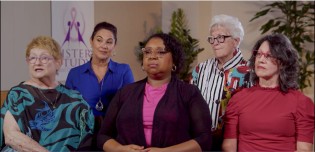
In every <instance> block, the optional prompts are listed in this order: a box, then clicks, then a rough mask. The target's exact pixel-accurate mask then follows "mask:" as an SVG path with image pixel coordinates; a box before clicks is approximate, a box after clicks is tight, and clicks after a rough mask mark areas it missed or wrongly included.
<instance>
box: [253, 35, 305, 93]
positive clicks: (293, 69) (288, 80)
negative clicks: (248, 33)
mask: <svg viewBox="0 0 315 152" xmlns="http://www.w3.org/2000/svg"><path fill="white" fill-rule="evenodd" d="M265 41H267V42H268V43H269V49H270V53H271V55H272V56H273V57H275V58H276V59H277V60H278V61H279V69H280V74H279V85H280V90H281V91H282V92H284V93H287V92H288V89H298V88H299V85H298V82H297V80H298V76H299V55H298V53H297V51H296V49H295V48H294V47H293V45H292V43H291V41H290V40H289V39H288V38H287V37H286V36H285V35H283V34H280V33H276V34H271V35H266V36H264V37H262V38H260V39H259V40H258V41H257V42H256V44H255V45H254V47H253V49H252V50H253V51H255V50H258V49H259V47H260V46H261V44H262V43H263V42H265ZM249 62H250V64H249V66H250V68H251V69H252V72H251V75H252V76H251V79H252V82H253V83H256V82H257V80H258V76H257V75H256V73H255V72H254V69H255V57H254V55H252V56H251V58H250V60H249Z"/></svg>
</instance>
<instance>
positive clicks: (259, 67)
mask: <svg viewBox="0 0 315 152" xmlns="http://www.w3.org/2000/svg"><path fill="white" fill-rule="evenodd" d="M257 69H266V68H265V67H263V66H257Z"/></svg>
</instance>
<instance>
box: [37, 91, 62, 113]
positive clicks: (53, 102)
mask: <svg viewBox="0 0 315 152" xmlns="http://www.w3.org/2000/svg"><path fill="white" fill-rule="evenodd" d="M38 90H39V92H40V93H41V95H42V96H43V97H44V98H45V99H46V100H47V101H48V102H49V103H50V104H51V106H52V107H53V108H54V109H55V108H56V103H57V99H58V98H59V96H60V92H58V91H57V90H56V91H57V94H56V97H55V100H54V101H51V100H50V99H48V98H47V97H46V96H45V94H44V93H43V92H42V89H38Z"/></svg>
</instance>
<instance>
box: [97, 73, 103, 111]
mask: <svg viewBox="0 0 315 152" xmlns="http://www.w3.org/2000/svg"><path fill="white" fill-rule="evenodd" d="M103 83H104V78H103V79H102V81H101V83H100V90H101V92H100V97H99V99H98V102H97V103H96V105H95V109H96V110H97V111H102V110H103V108H104V105H103V103H102V100H101V99H102V90H103Z"/></svg>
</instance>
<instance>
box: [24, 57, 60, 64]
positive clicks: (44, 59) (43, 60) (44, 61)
mask: <svg viewBox="0 0 315 152" xmlns="http://www.w3.org/2000/svg"><path fill="white" fill-rule="evenodd" d="M37 59H38V60H39V61H40V62H41V63H42V64H47V63H48V61H49V60H54V58H53V57H52V56H45V55H44V56H40V57H37V56H30V57H28V58H27V61H28V62H29V63H30V64H35V63H36V61H37Z"/></svg>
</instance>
